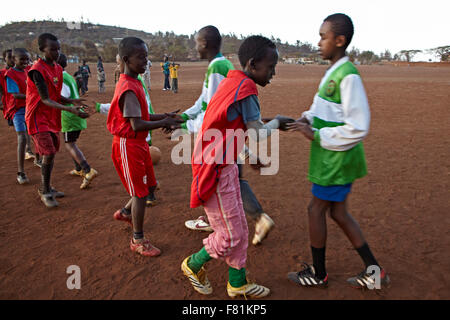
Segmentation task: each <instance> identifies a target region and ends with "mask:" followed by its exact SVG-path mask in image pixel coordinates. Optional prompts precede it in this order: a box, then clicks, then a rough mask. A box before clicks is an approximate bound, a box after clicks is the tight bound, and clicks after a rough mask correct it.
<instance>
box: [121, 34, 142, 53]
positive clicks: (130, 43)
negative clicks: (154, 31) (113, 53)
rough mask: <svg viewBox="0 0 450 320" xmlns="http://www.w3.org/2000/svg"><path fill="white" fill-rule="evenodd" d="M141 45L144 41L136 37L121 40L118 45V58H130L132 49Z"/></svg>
mask: <svg viewBox="0 0 450 320" xmlns="http://www.w3.org/2000/svg"><path fill="white" fill-rule="evenodd" d="M143 44H145V42H144V40H142V39H139V38H136V37H127V38H123V39H122V41H120V43H119V56H120V57H121V58H123V57H124V56H130V55H131V54H132V53H133V51H134V48H136V47H137V46H140V45H143Z"/></svg>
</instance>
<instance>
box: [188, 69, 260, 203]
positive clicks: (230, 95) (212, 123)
mask: <svg viewBox="0 0 450 320" xmlns="http://www.w3.org/2000/svg"><path fill="white" fill-rule="evenodd" d="M250 95H258V90H257V88H256V84H255V82H254V81H253V80H251V79H250V78H248V77H247V76H246V75H245V74H244V73H243V72H242V71H239V70H230V71H229V72H228V75H227V77H226V78H225V79H223V80H222V82H221V83H220V84H219V87H218V88H217V91H216V93H215V94H214V96H213V97H212V99H211V101H210V102H209V103H208V108H207V109H206V113H205V117H204V119H203V124H202V127H201V129H200V132H199V134H198V136H197V140H196V141H195V146H194V153H193V155H192V176H193V180H192V184H191V203H190V204H191V208H196V207H198V206H200V205H203V204H204V203H205V202H206V201H208V199H209V198H210V197H211V195H212V194H213V193H214V192H215V191H216V188H217V183H218V182H219V178H220V175H221V172H222V169H223V168H224V167H225V166H227V165H228V164H231V163H236V160H237V157H238V155H239V153H240V152H241V151H242V148H243V147H244V143H245V130H246V126H245V124H244V121H243V120H242V116H239V117H237V118H236V119H235V120H233V121H228V119H227V111H228V108H229V107H230V106H231V105H232V104H233V103H235V102H236V101H240V100H242V99H244V98H246V97H248V96H250ZM208 130H209V132H208V133H212V132H213V131H214V130H215V131H216V132H220V133H221V135H222V136H221V139H222V140H219V141H217V142H216V141H215V140H216V138H214V139H211V137H210V136H209V135H206V132H207V131H208ZM218 139H220V138H218ZM203 140H205V141H203ZM208 140H210V141H208Z"/></svg>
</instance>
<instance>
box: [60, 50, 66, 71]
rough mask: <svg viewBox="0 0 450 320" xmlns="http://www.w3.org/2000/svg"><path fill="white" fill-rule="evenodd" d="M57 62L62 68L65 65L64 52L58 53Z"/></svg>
mask: <svg viewBox="0 0 450 320" xmlns="http://www.w3.org/2000/svg"><path fill="white" fill-rule="evenodd" d="M58 64H59V65H60V66H61V67H63V69H64V68H65V67H67V57H66V55H65V54H64V53H60V54H59V57H58Z"/></svg>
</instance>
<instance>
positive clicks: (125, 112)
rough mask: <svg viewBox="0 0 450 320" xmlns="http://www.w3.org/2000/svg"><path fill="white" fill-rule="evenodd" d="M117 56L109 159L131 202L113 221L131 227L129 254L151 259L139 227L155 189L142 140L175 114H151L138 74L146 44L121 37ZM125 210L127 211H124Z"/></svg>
mask: <svg viewBox="0 0 450 320" xmlns="http://www.w3.org/2000/svg"><path fill="white" fill-rule="evenodd" d="M119 55H120V58H121V59H122V61H123V64H124V73H123V74H121V75H120V78H119V82H118V83H117V84H116V90H115V92H114V97H113V99H112V101H111V107H110V110H109V113H108V119H107V128H108V130H109V132H111V134H113V135H114V139H113V144H112V155H111V157H112V160H113V163H114V167H115V168H116V171H117V173H118V174H119V177H120V179H121V181H122V184H123V185H124V187H125V189H126V190H127V192H128V193H129V194H130V196H131V199H130V201H129V202H128V203H127V205H125V207H124V208H122V209H121V210H118V211H117V212H115V213H114V219H116V220H122V221H125V222H128V223H130V224H132V226H133V238H132V239H131V242H130V248H131V250H132V251H134V252H137V253H139V254H141V255H143V256H147V257H154V256H158V255H160V253H161V250H159V249H158V248H156V247H154V246H153V245H152V244H151V243H150V242H149V241H148V240H147V239H145V238H144V232H143V224H144V215H145V200H146V197H147V195H148V194H149V188H152V187H155V186H156V180H155V174H154V172H153V164H152V159H151V156H150V151H149V146H148V144H147V142H146V140H145V139H146V137H147V135H148V131H149V130H154V129H158V128H165V129H167V130H171V129H174V128H175V127H176V126H177V124H178V123H181V121H179V120H175V119H174V116H175V114H152V115H150V114H149V112H148V104H147V100H146V97H145V93H144V89H143V87H142V84H141V82H140V81H139V80H138V79H137V77H138V75H139V74H141V73H144V72H145V68H146V66H147V57H148V49H147V45H146V44H145V43H144V41H142V40H141V39H139V38H135V37H128V38H124V39H123V40H122V41H121V42H120V44H119ZM127 208H131V210H130V209H127Z"/></svg>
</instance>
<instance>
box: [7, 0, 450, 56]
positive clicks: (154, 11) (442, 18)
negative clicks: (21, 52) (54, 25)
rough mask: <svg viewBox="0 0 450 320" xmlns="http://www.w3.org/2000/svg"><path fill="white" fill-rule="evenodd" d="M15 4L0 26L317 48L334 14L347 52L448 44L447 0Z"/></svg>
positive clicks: (137, 0)
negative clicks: (70, 25)
mask: <svg viewBox="0 0 450 320" xmlns="http://www.w3.org/2000/svg"><path fill="white" fill-rule="evenodd" d="M44 3H45V6H44V5H43V4H44ZM61 3H63V5H62V4H61ZM69 3H71V4H70V5H68V4H69ZM20 4H21V6H20V7H21V9H20V10H18V9H17V8H18V7H17V6H14V5H13V6H11V11H9V12H7V13H5V6H3V8H2V10H1V13H0V25H5V24H7V23H9V22H12V21H32V20H33V19H36V20H44V19H49V18H51V19H53V20H60V19H61V18H64V20H65V21H81V18H83V21H84V22H91V23H94V24H103V25H113V26H120V27H125V28H130V29H136V30H143V31H146V32H151V33H154V32H157V31H163V32H166V31H173V32H175V33H176V34H192V33H194V32H195V31H196V30H198V29H200V28H201V27H203V26H206V25H209V24H212V25H215V26H216V27H217V28H218V29H219V30H220V32H221V33H222V34H227V33H234V34H236V35H237V36H240V35H243V36H248V35H252V34H262V35H264V36H267V37H270V36H274V37H275V38H280V39H281V41H282V42H286V41H287V42H289V43H292V44H295V43H296V40H300V41H301V42H309V43H311V44H313V45H314V46H317V42H318V41H319V35H318V33H319V27H320V25H321V23H322V21H323V19H324V18H326V17H327V16H328V15H330V14H333V13H338V12H340V13H346V14H347V15H349V16H350V17H351V18H352V20H353V24H354V26H355V35H354V38H353V41H352V43H351V44H350V47H352V46H355V47H356V48H358V49H360V50H361V51H363V50H371V51H374V52H375V53H376V54H379V53H381V52H384V51H385V50H386V49H388V50H389V51H391V53H392V54H395V53H397V52H399V51H400V50H405V49H406V50H410V49H418V50H424V49H430V48H435V47H438V46H444V45H450V35H449V31H450V17H449V12H450V1H448V0H428V1H423V0H420V1H416V0H409V1H404V0H373V1H368V0H364V1H362V0H359V1H355V0H343V1H340V2H339V1H331V0H322V1H319V0H316V1H314V0H312V1H309V2H306V1H300V0H285V1H283V0H281V1H273V0H272V1H269V0H258V1H250V0H223V1H218V0H206V1H199V0H192V1H189V0H170V1H153V0H151V1H150V0H147V1H141V0H134V1H112V0H110V1H105V0H76V1H71V2H58V1H54V0H47V1H44V2H41V1H36V0H21V2H20ZM68 8H70V9H68Z"/></svg>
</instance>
